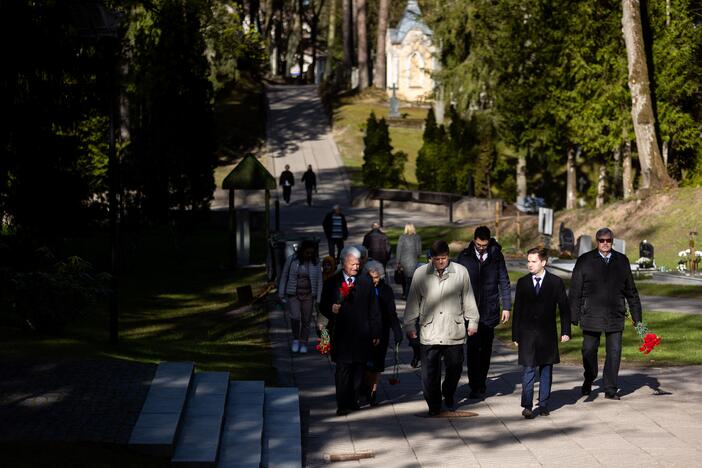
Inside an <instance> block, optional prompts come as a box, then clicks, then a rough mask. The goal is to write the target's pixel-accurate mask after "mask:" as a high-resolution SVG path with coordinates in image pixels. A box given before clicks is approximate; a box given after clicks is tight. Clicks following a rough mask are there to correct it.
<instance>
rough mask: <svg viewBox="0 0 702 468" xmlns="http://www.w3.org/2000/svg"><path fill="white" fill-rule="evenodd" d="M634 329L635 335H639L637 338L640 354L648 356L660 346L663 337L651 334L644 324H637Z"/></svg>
mask: <svg viewBox="0 0 702 468" xmlns="http://www.w3.org/2000/svg"><path fill="white" fill-rule="evenodd" d="M634 328H635V329H636V334H637V335H639V338H640V339H641V346H640V347H639V351H641V352H642V353H644V354H649V353H650V352H651V351H653V348H655V347H656V346H658V345H659V344H661V340H662V339H663V337H661V336H658V335H656V334H655V333H651V331H650V330H649V328H648V326H647V325H646V323H644V322H639V323H637V324H636V326H635V327H634Z"/></svg>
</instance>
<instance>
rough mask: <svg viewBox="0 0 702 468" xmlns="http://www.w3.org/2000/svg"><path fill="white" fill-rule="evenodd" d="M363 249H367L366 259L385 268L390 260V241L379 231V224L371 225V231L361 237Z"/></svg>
mask: <svg viewBox="0 0 702 468" xmlns="http://www.w3.org/2000/svg"><path fill="white" fill-rule="evenodd" d="M363 247H365V248H366V249H368V257H369V258H372V259H373V260H375V261H377V262H380V263H382V264H383V268H387V266H388V260H390V241H389V240H388V236H387V235H386V234H385V233H384V232H383V231H381V230H380V224H378V223H373V224H372V225H371V230H370V231H369V232H368V233H367V234H366V235H365V236H363Z"/></svg>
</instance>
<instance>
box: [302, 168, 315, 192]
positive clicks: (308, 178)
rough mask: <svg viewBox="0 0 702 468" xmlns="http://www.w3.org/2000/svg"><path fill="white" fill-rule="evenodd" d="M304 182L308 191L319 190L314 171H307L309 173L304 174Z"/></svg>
mask: <svg viewBox="0 0 702 468" xmlns="http://www.w3.org/2000/svg"><path fill="white" fill-rule="evenodd" d="M302 182H303V183H304V184H305V188H306V189H307V190H312V189H315V190H317V176H316V175H315V173H314V171H312V169H307V171H305V173H304V174H302Z"/></svg>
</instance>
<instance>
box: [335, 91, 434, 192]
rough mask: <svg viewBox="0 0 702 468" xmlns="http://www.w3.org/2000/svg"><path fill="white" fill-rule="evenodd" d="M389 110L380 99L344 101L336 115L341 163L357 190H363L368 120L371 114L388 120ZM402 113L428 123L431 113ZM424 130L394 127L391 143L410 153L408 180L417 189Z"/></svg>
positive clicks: (411, 110) (407, 110) (414, 110)
mask: <svg viewBox="0 0 702 468" xmlns="http://www.w3.org/2000/svg"><path fill="white" fill-rule="evenodd" d="M389 111H390V110H389V106H388V104H387V103H383V102H379V101H378V100H377V99H368V98H365V99H364V98H363V96H361V97H358V96H356V97H342V98H340V99H339V101H338V102H337V107H336V108H335V109H334V111H333V126H334V139H335V140H336V144H337V145H338V147H339V152H340V153H341V159H342V161H343V162H344V165H345V166H346V168H347V169H348V172H349V174H350V175H351V183H352V185H353V186H357V187H360V186H363V181H362V179H361V172H360V171H361V167H362V166H363V133H364V131H365V125H366V120H367V119H368V116H369V115H370V113H371V112H375V115H376V117H378V118H385V119H387V118H388V113H389ZM400 113H401V114H403V115H406V119H411V120H415V119H416V120H424V119H425V118H426V115H427V109H421V108H401V109H400ZM422 133H423V131H422V129H421V128H420V127H415V128H407V127H400V126H394V125H392V124H391V127H390V140H391V144H392V146H393V148H394V149H395V151H404V152H405V153H407V156H408V158H407V163H406V164H405V171H404V176H405V179H406V180H407V182H408V184H409V186H410V187H412V188H414V187H416V186H417V176H416V174H415V169H416V167H417V153H418V152H419V149H420V148H421V147H422Z"/></svg>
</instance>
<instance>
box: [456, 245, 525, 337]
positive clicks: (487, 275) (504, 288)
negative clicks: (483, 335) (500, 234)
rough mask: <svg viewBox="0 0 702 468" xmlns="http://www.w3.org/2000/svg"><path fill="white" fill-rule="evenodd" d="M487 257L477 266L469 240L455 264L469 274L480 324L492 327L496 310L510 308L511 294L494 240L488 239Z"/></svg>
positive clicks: (502, 260) (496, 320) (502, 261)
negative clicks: (464, 268)
mask: <svg viewBox="0 0 702 468" xmlns="http://www.w3.org/2000/svg"><path fill="white" fill-rule="evenodd" d="M487 254H488V255H487V258H486V259H485V262H483V264H482V265H481V264H480V261H479V260H478V257H477V256H476V255H475V245H474V244H473V241H471V243H470V244H468V247H467V248H466V249H464V250H463V251H462V252H461V253H460V254H458V258H456V262H457V263H460V264H461V265H463V266H464V267H466V269H467V270H468V274H469V275H470V284H471V286H472V287H473V294H474V295H475V303H476V304H477V305H478V311H480V322H479V323H480V325H484V326H488V327H491V328H492V327H495V326H496V325H497V324H498V323H500V319H501V314H500V311H501V310H510V309H511V308H512V295H511V292H510V285H509V275H508V274H507V266H506V265H505V257H504V255H502V247H501V246H500V244H498V243H497V241H496V240H495V239H494V238H493V239H490V243H489V245H488V248H487ZM500 303H501V306H500Z"/></svg>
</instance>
